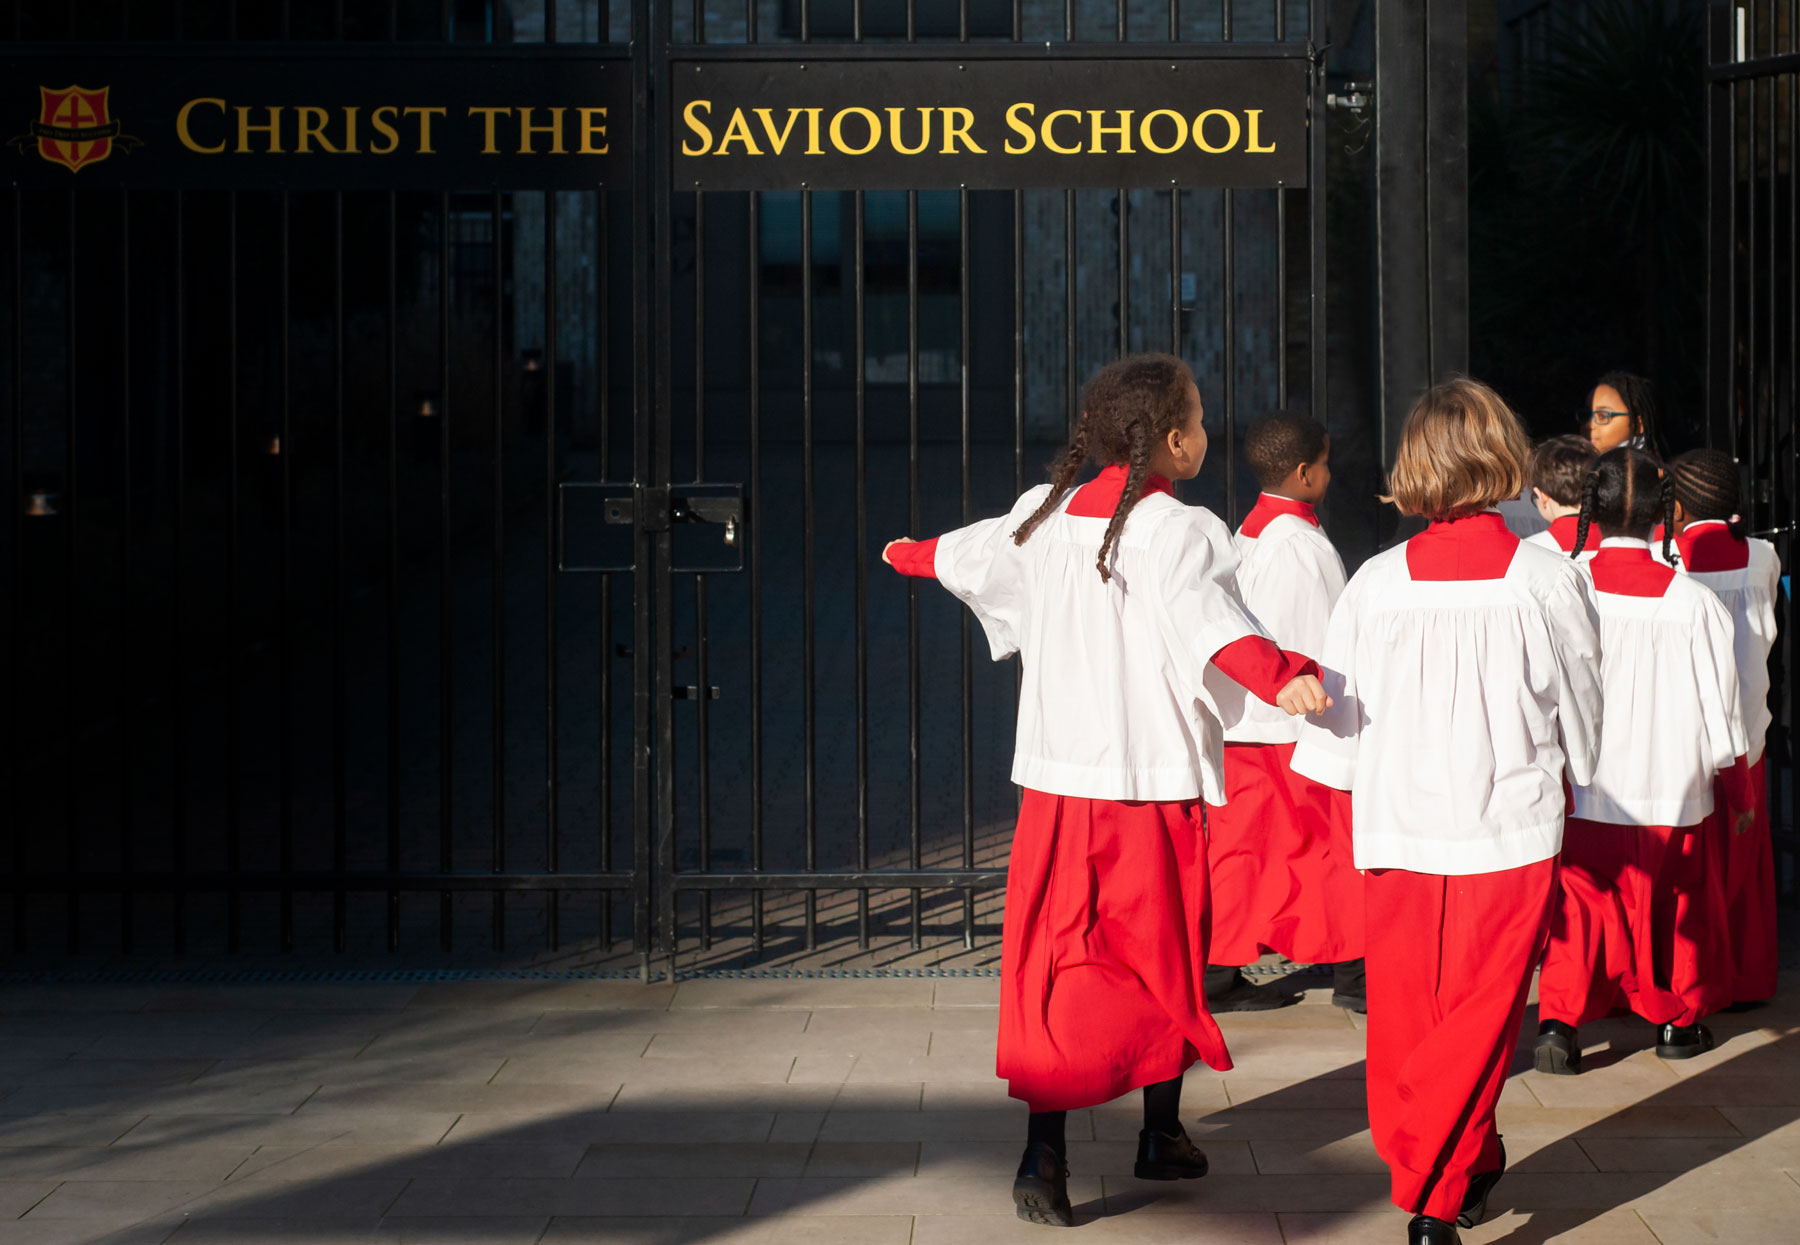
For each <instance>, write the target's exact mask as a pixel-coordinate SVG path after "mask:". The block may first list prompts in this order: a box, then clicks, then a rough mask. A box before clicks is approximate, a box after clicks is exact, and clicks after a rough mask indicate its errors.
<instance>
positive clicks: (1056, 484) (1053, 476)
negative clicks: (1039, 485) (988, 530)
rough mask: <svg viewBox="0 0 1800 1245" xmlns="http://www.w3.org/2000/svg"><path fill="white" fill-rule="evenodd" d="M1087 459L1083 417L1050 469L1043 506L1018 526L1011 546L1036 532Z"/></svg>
mask: <svg viewBox="0 0 1800 1245" xmlns="http://www.w3.org/2000/svg"><path fill="white" fill-rule="evenodd" d="M1087 457H1088V427H1087V417H1086V416H1085V415H1084V416H1083V417H1082V418H1081V421H1080V422H1079V423H1077V424H1076V425H1075V431H1074V433H1073V434H1072V435H1071V436H1070V437H1069V445H1068V448H1067V449H1065V450H1063V455H1062V457H1061V458H1059V459H1057V461H1056V466H1055V467H1053V468H1052V469H1051V472H1050V495H1049V496H1048V497H1046V498H1044V504H1043V505H1041V506H1039V507H1038V508H1037V509H1036V510H1034V511H1032V513H1031V517H1030V518H1029V519H1026V520H1025V522H1023V523H1021V524H1019V526H1018V529H1017V530H1016V531H1014V532H1013V534H1012V535H1013V544H1015V545H1022V544H1024V543H1025V542H1026V541H1027V540H1029V539H1030V537H1031V534H1032V533H1033V532H1035V531H1036V530H1037V527H1038V524H1040V523H1042V522H1043V521H1044V517H1045V516H1046V515H1048V514H1049V513H1050V512H1051V511H1052V510H1054V509H1056V503H1057V502H1059V501H1061V500H1062V495H1063V494H1064V493H1066V492H1068V491H1069V487H1070V486H1071V485H1073V484H1074V483H1075V476H1076V474H1077V473H1078V472H1079V471H1080V470H1081V465H1082V464H1083V463H1085V462H1086V461H1087Z"/></svg>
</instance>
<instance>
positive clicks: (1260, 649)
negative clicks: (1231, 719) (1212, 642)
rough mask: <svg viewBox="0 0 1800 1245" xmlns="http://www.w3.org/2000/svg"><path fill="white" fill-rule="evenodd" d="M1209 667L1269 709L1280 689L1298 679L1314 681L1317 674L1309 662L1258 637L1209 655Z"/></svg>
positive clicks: (1246, 638)
mask: <svg viewBox="0 0 1800 1245" xmlns="http://www.w3.org/2000/svg"><path fill="white" fill-rule="evenodd" d="M1212 664H1213V665H1215V666H1217V667H1218V668H1219V669H1220V670H1222V671H1224V672H1225V676H1226V677H1227V678H1229V679H1231V680H1233V681H1234V682H1237V683H1241V684H1243V685H1244V687H1245V688H1246V689H1247V690H1248V691H1249V692H1250V693H1251V694H1252V695H1253V696H1255V697H1256V698H1257V699H1258V700H1262V701H1266V702H1268V703H1269V704H1271V705H1272V704H1274V703H1275V697H1276V696H1277V695H1278V694H1279V693H1280V691H1281V689H1282V688H1284V687H1286V686H1287V685H1288V684H1289V683H1291V682H1293V681H1294V680H1295V679H1297V678H1299V677H1300V676H1301V675H1303V674H1310V675H1312V676H1314V677H1315V678H1317V677H1318V674H1319V663H1318V662H1316V661H1314V660H1313V659H1312V658H1310V657H1307V656H1305V655H1304V654H1302V653H1290V652H1288V651H1286V650H1285V649H1280V648H1277V647H1276V646H1275V642H1274V641H1273V640H1265V639H1264V638H1263V637H1262V636H1259V635H1247V636H1245V637H1244V638H1243V639H1241V640H1233V641H1232V642H1231V643H1230V644H1227V645H1226V646H1225V647H1224V648H1222V649H1220V650H1219V651H1218V652H1216V653H1214V654H1213V655H1212Z"/></svg>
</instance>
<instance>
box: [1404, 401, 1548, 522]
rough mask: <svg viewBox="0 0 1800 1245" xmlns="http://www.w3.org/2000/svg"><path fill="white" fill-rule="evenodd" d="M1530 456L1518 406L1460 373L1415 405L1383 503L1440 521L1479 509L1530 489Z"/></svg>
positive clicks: (1411, 513) (1408, 418) (1474, 512)
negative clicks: (1526, 483)
mask: <svg viewBox="0 0 1800 1245" xmlns="http://www.w3.org/2000/svg"><path fill="white" fill-rule="evenodd" d="M1530 460H1531V441H1530V439H1529V438H1527V437H1526V435H1525V429H1524V428H1523V427H1521V426H1520V424H1519V417H1518V416H1517V415H1515V414H1513V412H1512V408H1511V407H1509V406H1507V405H1506V403H1505V401H1503V400H1502V399H1501V397H1500V395H1499V394H1497V393H1495V392H1494V391H1493V390H1492V389H1490V388H1488V387H1487V386H1486V385H1484V384H1482V383H1481V382H1480V381H1478V380H1470V379H1468V378H1467V377H1457V378H1456V379H1454V380H1447V381H1445V382H1443V383H1442V384H1440V385H1433V386H1432V387H1431V388H1430V389H1427V390H1426V391H1425V392H1424V393H1423V394H1421V395H1420V397H1419V400H1418V401H1417V402H1414V403H1413V408H1412V411H1411V412H1410V413H1409V414H1408V415H1407V417H1406V427H1405V428H1404V429H1402V430H1401V433H1400V449H1399V452H1398V453H1396V454H1395V455H1394V469H1393V470H1392V471H1391V472H1389V473H1388V495H1387V496H1385V497H1383V498H1382V500H1383V501H1386V502H1392V503H1393V504H1394V506H1395V507H1396V508H1398V509H1399V511H1400V513H1401V514H1408V515H1420V516H1422V517H1423V518H1426V519H1431V520H1433V521H1434V522H1435V521H1441V520H1445V519H1460V518H1463V517H1465V516H1467V515H1471V514H1479V513H1480V512H1481V511H1483V510H1488V509H1491V508H1492V507H1494V506H1497V505H1499V504H1500V503H1501V502H1503V501H1511V500H1512V499H1513V498H1515V497H1517V496H1519V495H1520V494H1521V493H1523V492H1524V491H1525V481H1526V464H1527V463H1528V462H1530Z"/></svg>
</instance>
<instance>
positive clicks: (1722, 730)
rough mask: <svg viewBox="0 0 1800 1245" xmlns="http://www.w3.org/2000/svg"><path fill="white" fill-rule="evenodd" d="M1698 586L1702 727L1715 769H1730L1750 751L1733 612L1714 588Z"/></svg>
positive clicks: (1696, 660)
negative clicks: (1702, 596) (1700, 599)
mask: <svg viewBox="0 0 1800 1245" xmlns="http://www.w3.org/2000/svg"><path fill="white" fill-rule="evenodd" d="M1694 586H1695V587H1696V588H1700V589H1701V591H1703V592H1705V594H1706V601H1705V606H1704V608H1703V609H1702V610H1701V612H1700V614H1701V624H1700V626H1698V627H1696V628H1694V674H1695V676H1696V678H1698V680H1699V683H1700V710H1701V713H1702V715H1703V717H1704V721H1703V722H1702V723H1701V726H1702V729H1703V730H1704V731H1705V732H1706V734H1705V739H1706V741H1707V751H1708V753H1709V754H1710V756H1711V759H1712V765H1713V768H1714V769H1715V770H1726V769H1730V768H1731V765H1732V762H1734V761H1736V760H1737V758H1738V757H1741V756H1743V755H1745V754H1746V753H1748V752H1749V751H1750V738H1749V733H1748V732H1747V731H1745V729H1744V711H1743V698H1742V696H1741V695H1740V694H1739V692H1738V671H1737V653H1736V650H1735V646H1734V643H1733V624H1732V621H1731V611H1730V610H1728V609H1726V608H1725V603H1724V602H1723V601H1721V600H1719V598H1718V597H1717V596H1715V595H1714V594H1713V592H1712V591H1711V589H1708V588H1705V587H1704V586H1703V585H1701V584H1698V583H1695V584H1694Z"/></svg>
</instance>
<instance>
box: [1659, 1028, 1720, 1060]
mask: <svg viewBox="0 0 1800 1245" xmlns="http://www.w3.org/2000/svg"><path fill="white" fill-rule="evenodd" d="M1712 1048H1713V1035H1712V1030H1711V1029H1708V1028H1707V1027H1706V1026H1705V1025H1664V1026H1663V1027H1662V1028H1661V1029H1659V1030H1657V1034H1656V1054H1657V1058H1659V1059H1692V1058H1693V1057H1694V1056H1695V1055H1703V1054H1705V1053H1706V1052H1707V1051H1709V1050H1711V1049H1712Z"/></svg>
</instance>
